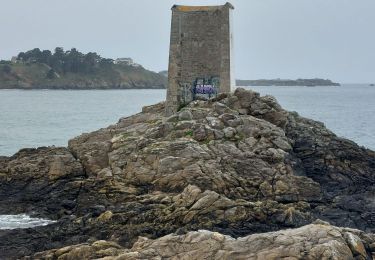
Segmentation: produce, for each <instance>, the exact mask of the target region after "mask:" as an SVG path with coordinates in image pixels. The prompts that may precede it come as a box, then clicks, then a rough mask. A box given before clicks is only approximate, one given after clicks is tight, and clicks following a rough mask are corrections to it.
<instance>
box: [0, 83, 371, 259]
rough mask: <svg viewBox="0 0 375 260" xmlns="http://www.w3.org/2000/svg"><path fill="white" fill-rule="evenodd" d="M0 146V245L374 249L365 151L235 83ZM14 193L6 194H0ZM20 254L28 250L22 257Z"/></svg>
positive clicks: (8, 255)
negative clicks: (3, 153) (12, 226)
mask: <svg viewBox="0 0 375 260" xmlns="http://www.w3.org/2000/svg"><path fill="white" fill-rule="evenodd" d="M163 111H164V103H159V104H156V105H153V106H150V107H144V108H143V110H142V112H141V113H139V114H136V115H134V116H131V117H127V118H122V119H120V121H119V122H118V123H117V124H115V125H112V126H109V127H108V128H104V129H100V130H98V131H95V132H92V133H88V134H83V135H81V136H79V137H76V138H74V139H72V140H70V141H69V146H68V148H54V147H42V148H38V149H23V150H21V151H19V152H18V153H16V154H15V155H13V156H12V157H0V213H1V214H17V213H29V214H31V215H33V216H41V217H46V218H50V219H54V220H57V222H56V223H55V224H51V225H48V226H43V227H37V228H32V229H18V230H6V231H5V230H3V231H0V255H1V256H2V257H3V258H5V259H13V258H21V257H26V259H30V258H31V259H33V258H37V259H95V258H105V259H150V258H154V259H160V258H165V259H222V258H223V259H238V258H240V259H280V258H288V259H302V258H303V259H372V257H373V255H374V256H375V235H373V234H372V232H374V231H375V201H374V192H375V188H374V184H375V153H374V152H373V151H370V150H367V149H365V148H362V147H359V146H358V145H356V144H355V143H354V142H351V141H349V140H346V139H342V138H339V137H337V136H336V135H335V134H334V133H332V132H331V131H329V130H328V129H326V128H325V127H324V125H323V124H322V123H320V122H316V121H313V120H310V119H306V118H303V117H300V116H299V115H298V114H297V113H295V112H288V111H286V110H284V109H282V108H281V107H280V105H279V104H278V103H277V101H276V100H275V99H274V98H273V97H271V96H264V97H260V96H259V94H258V93H256V92H252V91H248V90H244V89H241V88H239V89H237V90H236V91H235V92H234V93H232V94H221V95H220V96H219V97H218V98H216V99H215V100H211V101H194V102H192V103H191V104H190V105H188V106H186V107H184V108H182V109H181V111H179V112H178V113H176V114H175V115H172V116H171V117H168V118H166V117H164V116H163ZM10 205H11V206H10ZM27 256H29V258H27Z"/></svg>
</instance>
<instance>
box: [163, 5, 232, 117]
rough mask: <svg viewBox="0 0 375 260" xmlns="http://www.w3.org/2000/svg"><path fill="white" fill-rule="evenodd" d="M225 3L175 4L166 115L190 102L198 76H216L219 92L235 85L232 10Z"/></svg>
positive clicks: (207, 77) (199, 77)
mask: <svg viewBox="0 0 375 260" xmlns="http://www.w3.org/2000/svg"><path fill="white" fill-rule="evenodd" d="M232 10H233V6H232V5H231V4H229V3H227V4H225V5H222V6H177V5H175V6H173V7H172V23H171V38H170V50H169V68H168V89H167V103H166V114H167V115H170V114H173V113H175V112H176V111H177V110H178V109H179V108H180V107H181V106H182V105H184V104H186V103H188V102H190V101H191V100H192V96H191V95H189V91H191V87H193V85H194V83H195V82H196V80H197V79H215V80H216V81H215V82H218V84H217V85H218V86H217V87H218V92H219V93H221V92H230V91H231V86H232V84H233V80H234V79H233V69H232V68H231V67H232V66H231V65H232V60H231V57H232V54H233V53H232V46H233V45H232V39H233V37H232V32H231V11H232Z"/></svg>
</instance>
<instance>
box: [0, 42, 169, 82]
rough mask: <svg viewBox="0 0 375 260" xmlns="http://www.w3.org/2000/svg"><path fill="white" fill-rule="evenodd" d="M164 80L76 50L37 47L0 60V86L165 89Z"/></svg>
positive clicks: (90, 53)
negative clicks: (7, 59) (51, 49)
mask: <svg viewBox="0 0 375 260" xmlns="http://www.w3.org/2000/svg"><path fill="white" fill-rule="evenodd" d="M166 82H167V79H166V77H164V76H163V75H161V74H159V73H155V72H152V71H149V70H146V69H144V68H143V67H142V66H132V65H127V64H115V63H114V61H113V60H112V59H106V58H102V57H100V56H99V55H98V54H97V53H95V52H89V53H87V54H84V53H81V52H79V51H78V50H77V49H75V48H72V49H71V50H68V51H64V50H63V48H60V47H57V48H55V50H54V52H53V53H52V52H51V51H49V50H43V51H41V50H40V49H38V48H35V49H33V50H30V51H27V52H21V53H19V54H18V56H17V60H16V61H15V62H10V61H0V89H4V88H22V89H36V88H51V89H128V88H165V87H166Z"/></svg>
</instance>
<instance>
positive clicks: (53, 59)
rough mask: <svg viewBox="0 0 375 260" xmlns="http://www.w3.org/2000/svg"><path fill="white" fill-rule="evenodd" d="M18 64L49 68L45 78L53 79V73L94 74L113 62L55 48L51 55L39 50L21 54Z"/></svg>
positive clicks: (96, 55)
mask: <svg viewBox="0 0 375 260" xmlns="http://www.w3.org/2000/svg"><path fill="white" fill-rule="evenodd" d="M17 60H18V61H19V62H25V63H33V62H39V63H44V64H47V65H48V66H50V67H51V70H50V72H49V73H48V75H47V76H50V77H53V75H54V73H55V72H57V73H68V72H71V73H87V74H89V73H95V72H96V71H97V70H98V69H103V68H105V67H110V66H112V65H113V60H111V59H105V58H102V57H100V56H99V55H98V54H97V53H95V52H89V53H87V54H83V53H81V52H79V51H78V50H77V49H76V48H72V49H71V50H68V51H64V49H63V48H61V47H57V48H55V50H54V53H52V52H51V51H50V50H43V51H41V50H40V49H39V48H35V49H32V50H30V51H27V52H21V53H19V54H18V56H17Z"/></svg>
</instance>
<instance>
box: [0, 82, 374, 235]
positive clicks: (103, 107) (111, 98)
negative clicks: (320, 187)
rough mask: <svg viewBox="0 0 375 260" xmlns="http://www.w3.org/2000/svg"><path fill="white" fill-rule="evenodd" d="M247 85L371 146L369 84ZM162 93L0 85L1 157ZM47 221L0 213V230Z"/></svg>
mask: <svg viewBox="0 0 375 260" xmlns="http://www.w3.org/2000/svg"><path fill="white" fill-rule="evenodd" d="M245 88H247V89H252V90H255V91H257V92H259V93H260V94H261V95H272V96H274V97H276V98H277V100H278V101H279V103H280V104H281V105H282V106H283V107H284V108H285V109H287V110H290V111H296V112H297V113H298V114H300V115H301V116H304V117H308V118H312V119H315V120H318V121H321V122H323V123H324V124H325V125H326V126H327V127H328V128H329V129H330V130H332V131H333V132H334V133H336V134H337V135H338V136H340V137H345V138H348V139H351V140H353V141H355V142H356V143H358V144H359V145H361V146H364V147H366V148H369V149H372V150H375V87H371V86H369V84H344V85H342V86H340V87H323V86H317V87H302V86H283V87H280V86H269V87H260V86H259V87H245ZM165 96H166V91H165V90H162V89H155V90H146V89H142V90H0V156H11V155H12V154H14V153H15V152H17V151H18V150H19V149H21V148H24V147H38V146H52V145H54V146H67V143H68V140H69V139H71V138H73V137H75V136H77V135H80V134H82V133H84V132H90V131H94V130H97V129H99V128H103V127H106V126H108V125H110V124H114V123H116V122H117V121H118V119H119V118H121V117H126V116H130V115H132V114H135V113H138V112H140V111H141V109H142V107H143V106H146V105H151V104H155V103H157V102H160V101H162V100H164V99H165ZM50 223H51V222H50V221H49V220H43V219H33V218H30V217H29V216H27V215H24V214H22V215H2V216H0V229H12V228H27V227H33V226H36V225H47V224H50Z"/></svg>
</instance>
